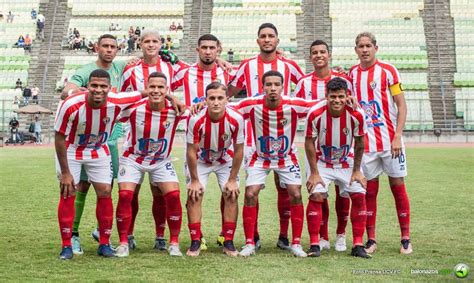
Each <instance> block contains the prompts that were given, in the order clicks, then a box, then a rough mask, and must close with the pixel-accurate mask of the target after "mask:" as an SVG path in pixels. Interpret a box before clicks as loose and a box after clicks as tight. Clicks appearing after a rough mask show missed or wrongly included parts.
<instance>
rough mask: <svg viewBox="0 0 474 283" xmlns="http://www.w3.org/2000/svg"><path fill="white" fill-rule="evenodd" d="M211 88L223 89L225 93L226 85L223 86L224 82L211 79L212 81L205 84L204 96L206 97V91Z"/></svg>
mask: <svg viewBox="0 0 474 283" xmlns="http://www.w3.org/2000/svg"><path fill="white" fill-rule="evenodd" d="M211 89H222V90H223V91H225V93H226V95H227V87H226V86H225V84H222V83H221V82H219V81H213V82H212V83H210V84H208V85H207V87H206V97H207V92H208V91H209V90H211Z"/></svg>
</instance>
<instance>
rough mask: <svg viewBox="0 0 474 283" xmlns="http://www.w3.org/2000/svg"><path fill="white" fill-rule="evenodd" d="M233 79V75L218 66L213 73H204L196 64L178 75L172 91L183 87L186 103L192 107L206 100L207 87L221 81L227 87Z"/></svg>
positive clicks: (174, 80)
mask: <svg viewBox="0 0 474 283" xmlns="http://www.w3.org/2000/svg"><path fill="white" fill-rule="evenodd" d="M231 79H232V75H231V74H229V73H228V72H227V71H226V70H223V69H222V68H220V67H219V66H217V65H215V67H214V68H213V69H212V70H211V71H204V70H202V69H201V68H200V67H199V65H198V64H195V65H194V66H191V67H189V68H186V69H183V70H181V71H179V72H178V73H176V75H175V76H174V79H173V82H172V84H171V90H172V91H175V90H176V89H177V88H179V87H181V86H182V87H183V90H184V102H185V104H186V106H191V105H194V104H196V103H198V102H202V101H204V100H205V99H206V87H207V86H208V85H209V84H210V83H212V82H214V81H220V82H221V83H223V84H224V85H227V84H228V83H229V82H230V81H231Z"/></svg>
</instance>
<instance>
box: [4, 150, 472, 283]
mask: <svg viewBox="0 0 474 283" xmlns="http://www.w3.org/2000/svg"><path fill="white" fill-rule="evenodd" d="M300 154H302V153H301V152H300ZM53 156H54V149H53V148H52V147H28V148H27V147H24V148H23V147H21V146H18V147H4V148H0V160H1V162H0V199H1V205H0V280H2V281H3V280H8V281H11V280H15V281H17V280H18V281H31V280H48V281H49V280H55V281H59V280H61V281H63V280H76V281H95V280H100V281H102V280H107V281H108V280H111V281H112V280H113V281H119V280H127V281H132V280H133V281H135V280H137V281H328V280H329V281H362V280H364V281H379V280H389V281H447V280H449V281H452V280H453V279H455V277H454V275H453V271H452V270H453V267H454V266H455V265H456V264H458V263H466V264H468V265H469V266H470V267H471V269H472V268H474V261H473V258H474V243H473V240H472V232H473V228H472V227H474V220H473V217H472V212H473V211H474V210H473V197H472V194H473V192H472V184H473V183H474V177H473V176H474V175H473V174H472V169H473V168H474V149H473V148H417V149H408V150H407V156H408V170H409V177H408V178H407V188H408V193H409V196H410V200H411V215H412V216H411V217H412V220H411V237H412V243H413V247H414V253H413V254H412V255H410V256H403V255H400V254H399V253H398V250H399V233H400V232H399V228H398V221H397V218H396V213H395V207H394V201H393V197H392V195H391V192H390V189H389V188H388V184H387V178H386V177H382V178H381V188H380V192H379V208H378V222H377V225H378V226H377V237H378V246H379V249H378V251H377V253H376V254H375V255H374V257H373V258H372V259H370V260H364V259H358V258H352V257H350V256H349V251H347V252H343V253H336V252H335V251H334V249H332V250H331V251H329V252H323V254H322V256H321V257H320V258H306V259H297V258H294V257H293V256H291V255H290V254H289V253H288V252H284V251H280V250H278V249H277V248H276V247H275V244H276V239H277V237H278V230H279V226H278V213H277V208H276V191H275V189H274V185H273V184H272V182H273V181H272V180H273V178H270V177H269V178H268V182H267V188H266V189H265V190H264V191H262V192H261V196H260V218H259V227H260V231H261V237H262V244H263V248H262V249H261V250H260V251H259V253H258V254H257V255H256V256H254V257H251V258H247V259H243V258H236V259H233V258H227V257H225V256H224V255H223V254H222V253H221V249H220V248H218V247H217V245H216V244H215V238H216V236H217V234H218V233H219V230H220V213H219V198H220V191H219V190H218V187H217V185H216V181H215V178H214V177H213V178H211V180H210V181H209V187H208V188H207V191H206V195H205V201H204V204H203V206H204V207H203V210H204V217H203V233H204V235H205V237H206V239H207V241H208V246H209V249H208V250H207V251H205V252H202V253H201V256H200V257H199V258H187V257H183V258H171V257H169V256H168V255H167V254H166V253H157V252H155V251H154V250H153V249H152V247H153V241H154V222H153V219H152V214H151V193H150V191H149V188H148V185H146V184H145V185H144V186H143V188H142V191H141V196H140V212H139V215H138V217H137V224H136V229H135V237H136V239H137V243H138V249H137V250H136V251H133V252H132V253H131V255H130V257H129V258H125V259H104V258H99V257H98V256H96V249H97V245H96V243H95V242H94V241H93V240H92V238H91V237H90V236H89V234H90V232H91V231H92V230H93V229H94V228H95V225H96V224H95V223H96V220H95V195H94V193H93V192H92V191H91V192H90V193H89V196H88V199H87V200H86V207H85V210H84V215H83V219H82V223H81V227H80V233H81V239H82V243H83V248H84V250H85V253H84V255H82V256H75V257H74V259H73V260H71V261H67V262H64V261H60V260H58V259H57V258H58V254H59V251H60V235H59V231H58V224H57V214H56V210H57V202H58V196H59V194H58V191H59V188H58V183H57V181H56V174H55V169H54V158H53ZM173 156H174V157H177V158H179V159H178V160H177V161H176V162H175V168H176V170H177V171H178V173H179V178H180V181H181V192H182V193H181V199H182V204H183V209H184V203H185V186H184V177H183V173H182V171H183V166H182V157H183V149H181V148H176V149H175V150H174V152H173ZM241 188H242V190H241V191H242V192H243V184H241ZM303 191H304V192H303V195H304V198H305V199H306V197H307V193H305V189H304V188H303ZM116 192H117V187H115V188H114V192H113V196H114V205H116V203H117V195H118V194H117V193H116ZM242 199H243V197H242V195H241V198H240V203H241V206H240V209H241V208H242ZM305 203H306V200H305ZM330 206H331V212H330V213H331V214H330V219H329V222H330V239H331V244H333V240H334V238H335V224H336V217H335V210H334V193H333V194H332V195H331V196H330ZM185 213H186V211H185V210H184V211H183V219H184V221H183V226H182V231H181V236H180V239H181V249H182V251H183V252H185V251H186V249H187V247H188V245H189V243H190V238H189V233H188V229H187V223H186V216H185V215H186V214H185ZM347 238H348V246H350V245H351V226H350V224H349V225H348V229H347ZM117 239H118V236H117V232H116V227H115V226H114V233H113V237H112V241H113V242H114V243H117ZM243 239H244V237H243V228H242V219H241V211H240V212H239V220H238V226H237V233H236V236H235V243H236V246H238V247H240V246H241V245H242V244H243ZM302 243H303V245H304V246H305V249H306V248H307V246H308V235H307V230H306V226H305V228H304V231H303V240H302ZM416 269H424V270H428V271H425V272H428V273H431V274H425V275H421V274H415V273H416V272H417V270H416ZM430 270H431V271H430ZM381 273H382V274H381ZM434 273H437V274H434ZM472 273H473V271H471V274H470V275H469V277H470V279H471V280H472V278H473V277H472V276H473V275H472ZM468 280H469V279H468Z"/></svg>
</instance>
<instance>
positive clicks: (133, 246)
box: [128, 235, 137, 250]
mask: <svg viewBox="0 0 474 283" xmlns="http://www.w3.org/2000/svg"><path fill="white" fill-rule="evenodd" d="M128 247H129V248H130V249H131V250H134V249H136V248H137V241H135V236H133V235H128Z"/></svg>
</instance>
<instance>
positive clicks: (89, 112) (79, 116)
mask: <svg viewBox="0 0 474 283" xmlns="http://www.w3.org/2000/svg"><path fill="white" fill-rule="evenodd" d="M87 96H88V93H87V92H82V93H78V94H75V95H72V96H70V97H68V98H67V99H66V100H64V102H63V103H62V105H61V107H60V109H59V111H58V112H57V114H56V120H55V125H54V130H55V131H56V132H59V133H61V134H63V135H66V136H67V137H66V146H67V151H68V155H70V154H74V156H75V159H76V160H90V159H96V158H99V157H105V156H108V155H109V148H108V146H107V140H108V139H109V137H110V134H111V133H112V129H113V127H114V125H115V123H116V120H117V116H118V115H119V114H120V113H121V111H122V110H123V109H124V108H126V107H127V106H130V105H132V104H133V103H135V102H137V101H139V100H140V99H141V98H142V96H141V94H140V93H139V92H132V93H126V94H125V93H113V92H109V93H108V97H107V102H106V103H105V104H104V106H102V107H99V108H93V107H91V106H90V105H89V104H88V103H87Z"/></svg>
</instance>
